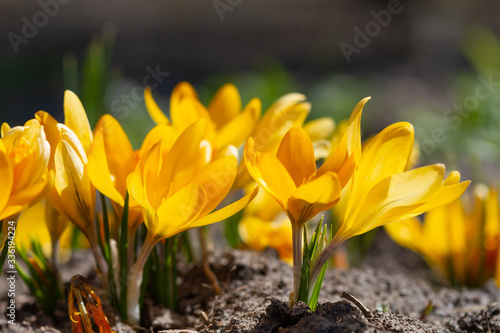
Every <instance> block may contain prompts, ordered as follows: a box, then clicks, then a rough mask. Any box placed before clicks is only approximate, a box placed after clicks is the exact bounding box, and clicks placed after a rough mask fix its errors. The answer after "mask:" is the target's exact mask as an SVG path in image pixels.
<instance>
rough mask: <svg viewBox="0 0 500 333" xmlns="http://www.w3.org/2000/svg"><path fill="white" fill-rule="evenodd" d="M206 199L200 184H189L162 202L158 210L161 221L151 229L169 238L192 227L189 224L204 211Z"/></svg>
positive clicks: (156, 233)
mask: <svg viewBox="0 0 500 333" xmlns="http://www.w3.org/2000/svg"><path fill="white" fill-rule="evenodd" d="M206 200H207V195H206V193H205V191H204V190H203V187H202V186H201V185H200V184H196V183H191V184H189V185H188V186H186V187H185V188H183V189H182V190H180V191H179V192H177V193H175V194H174V195H172V196H171V197H169V198H167V199H166V200H165V201H164V202H163V203H162V204H161V206H160V207H159V208H158V211H157V215H158V219H159V223H158V225H157V226H156V229H154V230H150V231H152V232H153V233H154V234H155V235H161V237H162V238H168V237H172V236H173V235H176V234H178V233H179V232H181V231H184V230H186V229H187V228H191V227H192V226H190V225H189V224H190V223H191V222H193V220H195V219H196V218H197V217H198V215H200V213H201V212H202V211H203V208H204V207H205V203H206ZM146 226H147V227H148V229H149V228H150V226H148V225H147V224H146Z"/></svg>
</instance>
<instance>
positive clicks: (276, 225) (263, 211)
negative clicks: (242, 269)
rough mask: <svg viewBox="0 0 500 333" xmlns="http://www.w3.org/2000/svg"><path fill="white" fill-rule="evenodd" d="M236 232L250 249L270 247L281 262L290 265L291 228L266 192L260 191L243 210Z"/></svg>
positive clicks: (285, 217) (258, 249)
mask: <svg viewBox="0 0 500 333" xmlns="http://www.w3.org/2000/svg"><path fill="white" fill-rule="evenodd" d="M238 230H239V234H240V236H241V239H242V240H243V242H244V243H245V244H247V245H248V246H249V247H250V248H252V249H254V250H257V251H262V250H264V249H265V248H267V247H270V248H272V249H275V250H276V251H277V252H278V254H279V256H280V258H281V259H282V260H284V261H286V262H288V263H290V264H291V263H292V259H293V255H292V254H293V252H292V226H291V225H290V221H289V220H288V218H287V216H286V215H285V213H283V210H282V209H281V206H280V205H278V203H277V202H276V200H274V198H273V197H272V196H270V195H269V194H267V192H265V191H260V192H259V194H257V196H256V197H255V198H254V199H253V200H252V202H250V203H249V204H248V206H247V207H246V208H245V209H244V210H243V217H242V218H241V221H240V223H239V224H238Z"/></svg>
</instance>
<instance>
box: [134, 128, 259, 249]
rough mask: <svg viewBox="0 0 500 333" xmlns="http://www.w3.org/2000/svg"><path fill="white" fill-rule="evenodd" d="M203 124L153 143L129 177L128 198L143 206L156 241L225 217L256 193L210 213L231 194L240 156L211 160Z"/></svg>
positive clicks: (241, 206) (238, 208)
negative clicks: (176, 137) (174, 137)
mask: <svg viewBox="0 0 500 333" xmlns="http://www.w3.org/2000/svg"><path fill="white" fill-rule="evenodd" d="M204 127H205V122H204V121H199V122H196V123H194V124H192V125H191V126H189V127H188V128H187V129H186V130H185V131H184V132H183V133H182V134H181V135H180V136H179V138H178V139H177V140H176V141H175V142H171V141H166V140H162V141H160V142H158V143H156V144H154V145H153V146H152V147H151V149H150V150H149V151H148V152H147V153H146V154H145V155H144V156H143V157H142V158H141V160H140V161H139V164H138V165H137V168H136V169H135V171H134V172H132V173H131V174H130V176H129V177H128V179H127V188H128V190H129V193H130V196H131V198H132V199H134V200H135V201H136V202H137V203H138V204H139V205H140V206H142V207H143V209H144V221H145V223H146V226H147V228H148V230H149V232H150V233H151V234H153V235H154V236H155V238H157V239H163V238H168V237H171V236H174V235H176V234H178V233H180V232H182V231H184V230H186V229H190V228H194V227H199V226H203V225H207V224H210V223H214V222H218V221H221V220H223V219H225V218H227V217H229V216H231V215H233V214H234V213H236V212H237V211H239V210H241V209H242V208H243V207H244V206H245V205H246V204H247V203H248V201H249V200H250V198H251V197H252V195H249V196H247V197H245V199H244V200H243V199H242V200H240V201H238V202H236V203H234V204H232V205H229V206H227V207H225V208H222V209H220V210H219V211H217V212H215V213H212V214H209V213H210V212H212V210H214V209H215V208H216V207H217V206H218V205H219V204H220V203H221V201H222V200H223V199H224V197H225V196H226V194H227V193H228V192H229V189H230V188H231V186H232V184H233V181H234V178H235V176H236V164H237V160H236V158H235V157H233V156H222V157H219V158H217V159H215V160H211V156H212V149H211V146H210V144H209V143H208V142H207V141H205V140H203V135H204V132H205V128H204Z"/></svg>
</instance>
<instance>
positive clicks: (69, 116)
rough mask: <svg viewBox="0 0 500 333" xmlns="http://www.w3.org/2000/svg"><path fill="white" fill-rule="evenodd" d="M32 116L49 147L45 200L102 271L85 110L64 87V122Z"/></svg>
mask: <svg viewBox="0 0 500 333" xmlns="http://www.w3.org/2000/svg"><path fill="white" fill-rule="evenodd" d="M36 118H37V119H38V120H39V121H40V123H42V124H43V125H44V128H45V131H46V133H47V139H48V141H49V142H50V146H51V148H52V154H51V159H50V162H49V172H50V178H51V186H50V189H49V191H48V193H47V199H48V200H49V202H50V204H51V205H52V206H54V207H55V208H56V209H57V210H58V211H59V212H60V213H61V214H63V215H64V216H65V217H67V218H68V219H69V220H70V222H71V223H73V224H74V225H75V226H76V227H77V228H78V229H80V230H81V231H82V232H83V234H84V235H85V237H86V238H87V239H88V241H89V243H90V247H91V249H92V250H93V252H94V255H95V257H96V261H97V264H98V267H99V270H100V272H101V273H104V274H105V273H106V270H107V268H106V265H105V263H104V258H103V257H102V255H101V254H100V251H99V249H98V245H97V234H96V230H95V226H94V213H95V192H96V191H95V187H94V186H93V185H92V183H91V182H90V178H89V173H88V166H87V154H88V153H89V151H90V147H91V143H92V140H93V135H92V131H91V129H90V125H89V122H88V119H87V115H86V113H85V109H84V108H83V105H82V103H81V102H80V100H79V99H78V97H77V96H76V95H75V94H74V93H73V92H71V91H69V90H67V91H66V92H65V94H64V119H65V123H66V125H65V124H59V123H57V121H56V120H55V119H54V118H52V117H51V116H50V115H49V114H48V113H46V112H44V111H39V112H37V113H36Z"/></svg>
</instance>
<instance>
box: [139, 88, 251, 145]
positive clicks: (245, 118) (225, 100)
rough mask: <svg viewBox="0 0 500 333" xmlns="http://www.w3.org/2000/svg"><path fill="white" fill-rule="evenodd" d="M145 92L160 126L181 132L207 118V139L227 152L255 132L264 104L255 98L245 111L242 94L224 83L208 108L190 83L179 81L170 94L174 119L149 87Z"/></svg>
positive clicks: (153, 117) (153, 116) (152, 114)
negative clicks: (166, 112) (162, 108)
mask: <svg viewBox="0 0 500 333" xmlns="http://www.w3.org/2000/svg"><path fill="white" fill-rule="evenodd" d="M144 95H145V101H146V107H147V109H148V112H149V114H150V116H151V118H152V119H153V120H154V121H155V122H156V123H157V124H159V125H170V124H171V125H172V127H173V128H174V129H175V130H176V131H177V132H178V133H179V134H180V133H182V132H183V131H184V130H185V129H186V128H188V127H189V126H190V125H191V124H193V123H194V122H196V121H198V120H200V119H204V120H205V121H206V128H205V139H206V140H208V141H209V142H210V143H211V145H212V146H213V148H214V150H215V151H223V150H224V149H225V148H226V147H228V146H230V145H231V146H235V147H238V146H240V145H242V144H243V143H244V142H245V140H246V139H247V138H248V136H249V135H250V133H252V130H253V128H254V126H255V124H256V123H257V120H258V119H259V117H260V112H261V103H260V100H259V99H257V98H254V99H252V100H251V101H250V102H249V103H248V104H247V106H246V107H245V108H244V109H243V110H242V109H241V108H242V106H241V98H240V94H239V93H238V90H237V89H236V87H235V86H234V85H233V84H226V85H224V86H222V87H221V88H220V89H219V91H218V92H217V94H216V95H215V97H214V98H213V100H212V102H211V103H210V105H209V106H208V108H205V107H204V106H203V105H202V104H201V103H200V101H199V100H198V95H197V94H196V91H195V90H194V88H193V87H192V86H191V85H190V84H189V83H187V82H181V83H179V84H178V85H177V86H176V87H175V88H174V90H173V91H172V96H171V97H170V119H171V121H170V120H169V119H168V118H167V116H166V115H165V114H164V113H163V112H162V111H161V109H160V108H159V107H158V105H157V104H156V102H155V101H154V99H153V97H152V95H151V90H150V89H149V88H146V90H145V92H144Z"/></svg>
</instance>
